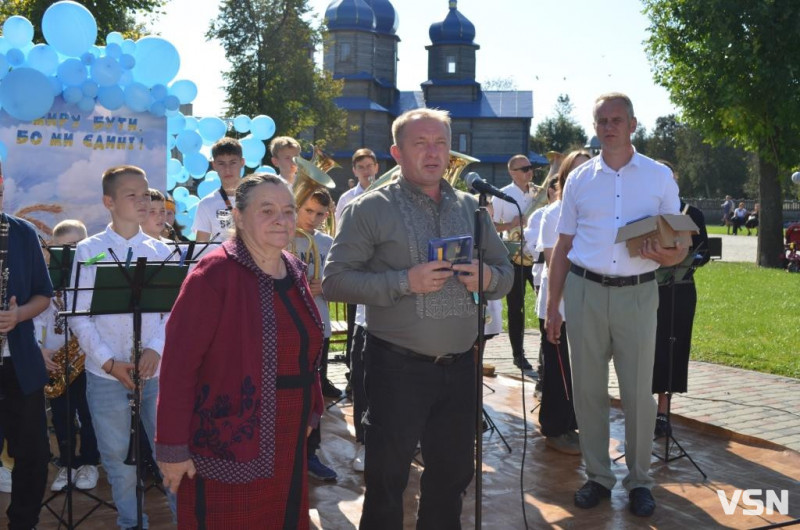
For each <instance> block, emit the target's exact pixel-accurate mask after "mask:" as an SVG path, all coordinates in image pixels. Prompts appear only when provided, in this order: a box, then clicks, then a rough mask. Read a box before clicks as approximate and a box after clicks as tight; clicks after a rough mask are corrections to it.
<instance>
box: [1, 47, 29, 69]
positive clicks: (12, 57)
mask: <svg viewBox="0 0 800 530" xmlns="http://www.w3.org/2000/svg"><path fill="white" fill-rule="evenodd" d="M6 60H7V61H8V64H9V65H11V67H12V68H16V67H18V66H22V63H24V62H25V53H23V51H22V50H20V49H19V48H11V49H10V50H8V51H7V52H6Z"/></svg>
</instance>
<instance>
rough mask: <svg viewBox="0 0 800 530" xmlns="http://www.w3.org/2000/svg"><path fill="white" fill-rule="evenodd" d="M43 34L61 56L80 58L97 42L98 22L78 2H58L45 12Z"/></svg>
mask: <svg viewBox="0 0 800 530" xmlns="http://www.w3.org/2000/svg"><path fill="white" fill-rule="evenodd" d="M42 34H43V35H44V38H45V40H46V41H47V42H48V44H50V46H52V47H53V48H55V49H56V50H57V51H58V52H59V53H60V54H62V55H66V56H68V57H80V56H81V54H82V53H83V52H85V51H86V50H88V49H89V48H91V46H92V45H93V44H94V43H95V41H96V40H97V22H96V21H95V20H94V16H93V15H92V13H91V12H90V11H89V10H88V9H86V8H85V7H84V6H82V5H81V4H79V3H77V2H71V1H62V2H56V3H55V4H53V5H51V6H50V7H48V8H47V11H45V12H44V16H43V17H42Z"/></svg>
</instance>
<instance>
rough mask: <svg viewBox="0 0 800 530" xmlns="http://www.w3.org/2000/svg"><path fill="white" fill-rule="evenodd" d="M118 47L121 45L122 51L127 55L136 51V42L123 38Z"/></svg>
mask: <svg viewBox="0 0 800 530" xmlns="http://www.w3.org/2000/svg"><path fill="white" fill-rule="evenodd" d="M120 47H122V53H127V54H128V55H133V54H134V52H135V51H136V43H135V42H133V41H132V40H131V39H125V40H124V41H122V44H120Z"/></svg>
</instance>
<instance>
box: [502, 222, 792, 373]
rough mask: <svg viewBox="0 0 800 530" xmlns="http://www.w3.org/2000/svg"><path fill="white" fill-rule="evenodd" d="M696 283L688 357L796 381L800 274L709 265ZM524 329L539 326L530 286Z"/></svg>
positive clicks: (740, 265) (748, 266) (738, 265)
mask: <svg viewBox="0 0 800 530" xmlns="http://www.w3.org/2000/svg"><path fill="white" fill-rule="evenodd" d="M722 229H723V230H724V227H722ZM696 280H697V281H696V283H697V312H696V315H695V321H694V331H693V336H692V359H694V360H696V361H706V362H710V363H716V364H722V365H726V366H734V367H737V368H744V369H747V370H755V371H758V372H766V373H771V374H776V375H783V376H787V377H794V378H800V325H798V323H800V274H792V273H788V272H786V271H784V270H780V269H766V268H759V267H757V266H756V265H755V264H750V263H722V262H711V263H709V264H707V265H706V266H704V267H702V268H700V269H699V270H698V271H697V273H696ZM529 287H530V286H529ZM503 321H504V322H507V321H508V320H507V315H506V308H505V302H504V303H503ZM525 326H526V328H535V329H538V327H539V321H538V317H537V315H536V297H535V296H534V294H533V292H532V289H530V288H528V289H527V291H526V297H525Z"/></svg>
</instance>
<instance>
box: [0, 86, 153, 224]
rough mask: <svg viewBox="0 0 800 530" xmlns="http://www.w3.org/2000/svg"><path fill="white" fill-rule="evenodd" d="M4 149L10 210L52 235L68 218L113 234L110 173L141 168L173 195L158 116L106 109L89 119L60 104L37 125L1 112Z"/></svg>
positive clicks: (5, 203) (90, 114) (6, 208)
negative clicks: (105, 189) (109, 228)
mask: <svg viewBox="0 0 800 530" xmlns="http://www.w3.org/2000/svg"><path fill="white" fill-rule="evenodd" d="M0 142H3V143H5V145H6V146H8V159H7V161H6V162H5V163H4V164H3V177H4V184H5V190H4V197H3V211H4V212H6V213H8V214H11V215H16V216H18V217H23V218H24V219H27V220H29V221H31V222H33V223H34V224H35V225H36V226H37V228H38V229H39V230H40V232H41V233H42V235H45V236H47V235H49V232H50V231H51V230H52V227H53V226H55V224H56V223H58V222H59V221H62V220H64V219H79V220H81V221H83V222H84V223H85V224H86V227H87V229H88V231H89V234H93V233H96V232H99V231H100V230H103V229H104V228H105V225H106V224H108V222H109V220H110V217H109V214H108V211H107V210H106V209H105V208H104V207H103V199H102V197H103V193H102V189H101V178H100V177H101V175H102V174H103V171H105V170H106V169H108V168H109V167H112V166H116V165H120V164H131V165H135V166H139V167H141V168H142V169H144V170H145V172H147V178H148V181H149V182H150V187H151V188H157V189H159V190H161V191H164V190H165V189H166V164H167V132H166V119H165V118H163V117H156V116H153V115H152V114H150V113H146V112H145V113H138V112H131V111H130V110H128V109H127V108H126V107H123V108H121V109H119V110H117V111H109V110H106V109H105V108H104V107H102V106H100V105H97V106H95V108H94V110H93V111H92V112H88V113H87V112H83V111H81V110H80V109H78V107H77V106H75V105H70V104H67V103H66V102H64V100H62V99H61V98H60V97H58V98H56V101H55V103H54V104H53V107H52V108H51V109H50V112H48V113H47V114H46V115H45V116H44V117H43V118H41V119H38V120H35V121H32V122H26V121H20V120H17V119H15V118H12V117H11V116H9V115H8V114H7V113H6V112H3V111H0Z"/></svg>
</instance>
